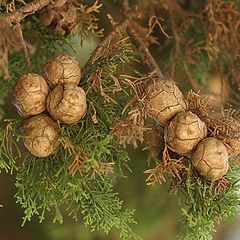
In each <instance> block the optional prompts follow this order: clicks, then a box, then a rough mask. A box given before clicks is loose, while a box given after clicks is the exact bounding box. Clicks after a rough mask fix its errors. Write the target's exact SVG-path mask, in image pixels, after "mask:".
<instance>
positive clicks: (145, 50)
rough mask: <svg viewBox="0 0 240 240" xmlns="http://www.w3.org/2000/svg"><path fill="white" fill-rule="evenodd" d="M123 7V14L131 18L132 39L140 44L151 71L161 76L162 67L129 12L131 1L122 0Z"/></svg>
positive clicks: (130, 33)
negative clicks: (139, 32)
mask: <svg viewBox="0 0 240 240" xmlns="http://www.w3.org/2000/svg"><path fill="white" fill-rule="evenodd" d="M122 8H123V15H124V17H125V18H126V19H128V20H129V25H128V28H127V30H128V34H129V35H130V37H131V39H132V41H133V42H134V43H135V44H136V45H138V48H139V51H140V52H142V53H143V54H144V56H145V60H146V63H147V65H148V67H149V68H150V70H151V71H154V72H156V73H157V74H158V75H159V76H161V77H162V76H163V74H162V71H161V69H160V68H159V66H158V64H157V62H156V60H155V59H154V57H153V56H152V54H151V53H150V51H149V49H148V47H147V45H146V44H145V42H144V41H143V39H142V38H141V36H140V35H139V34H138V31H139V28H137V24H138V23H136V22H135V21H133V20H132V16H130V15H129V14H128V12H129V10H130V6H129V2H128V0H123V1H122Z"/></svg>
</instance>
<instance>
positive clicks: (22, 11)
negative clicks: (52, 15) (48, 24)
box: [0, 0, 51, 23]
mask: <svg viewBox="0 0 240 240" xmlns="http://www.w3.org/2000/svg"><path fill="white" fill-rule="evenodd" d="M50 2H51V1H50V0H33V1H32V2H30V3H28V4H27V5H24V6H23V7H21V8H19V9H17V10H16V11H15V12H13V13H2V14H0V19H1V18H5V19H6V20H7V21H8V22H15V23H17V22H20V21H21V20H22V19H24V18H25V17H27V16H29V15H32V14H34V13H35V12H36V11H39V10H41V9H42V8H44V7H46V6H47V5H48V4H49V3H50Z"/></svg>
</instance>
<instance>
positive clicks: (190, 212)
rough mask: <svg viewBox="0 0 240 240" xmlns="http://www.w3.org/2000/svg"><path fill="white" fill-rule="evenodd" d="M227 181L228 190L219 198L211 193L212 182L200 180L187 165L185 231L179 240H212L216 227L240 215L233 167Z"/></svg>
mask: <svg viewBox="0 0 240 240" xmlns="http://www.w3.org/2000/svg"><path fill="white" fill-rule="evenodd" d="M228 178H229V181H230V182H231V184H230V186H229V187H228V189H227V190H226V191H224V192H223V193H221V194H219V193H217V192H216V191H214V188H216V186H214V182H212V183H210V182H209V181H206V180H203V179H202V178H201V177H199V176H198V175H197V173H196V171H195V170H194V169H193V167H192V166H191V165H189V167H188V169H187V180H186V181H185V183H184V186H183V188H182V192H183V193H184V195H185V200H186V202H185V205H186V207H185V208H183V209H182V216H183V218H182V221H184V222H185V226H186V229H185V232H184V233H183V234H182V235H181V236H180V237H179V239H187V240H192V239H200V240H210V239H213V237H212V233H213V232H215V227H216V224H219V223H221V221H226V220H227V219H229V218H230V217H234V216H237V215H238V214H239V206H240V197H239V190H240V185H239V181H240V173H239V166H233V167H232V169H231V171H230V173H229V176H228ZM230 182H229V183H230Z"/></svg>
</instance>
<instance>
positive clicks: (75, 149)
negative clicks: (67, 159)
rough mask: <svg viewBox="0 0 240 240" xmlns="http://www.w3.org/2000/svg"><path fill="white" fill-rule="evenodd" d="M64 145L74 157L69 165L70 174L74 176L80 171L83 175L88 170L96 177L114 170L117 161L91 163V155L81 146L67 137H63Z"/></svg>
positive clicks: (92, 176)
mask: <svg viewBox="0 0 240 240" xmlns="http://www.w3.org/2000/svg"><path fill="white" fill-rule="evenodd" d="M62 141H63V145H64V147H65V148H66V149H67V150H68V151H69V153H70V154H71V155H72V156H73V157H74V159H73V161H72V162H71V164H70V165H69V174H70V175H71V176H72V177H74V176H75V174H76V173H77V172H78V173H79V174H80V175H81V176H83V173H84V172H86V171H87V172H88V173H89V174H90V175H91V178H93V179H94V178H96V176H97V175H103V174H107V173H110V172H113V167H114V165H115V163H112V162H97V161H94V163H91V164H89V156H88V154H87V153H86V152H85V151H84V149H83V148H82V147H81V146H80V145H77V146H73V145H72V144H71V143H70V141H69V140H68V139H67V138H64V137H63V138H62Z"/></svg>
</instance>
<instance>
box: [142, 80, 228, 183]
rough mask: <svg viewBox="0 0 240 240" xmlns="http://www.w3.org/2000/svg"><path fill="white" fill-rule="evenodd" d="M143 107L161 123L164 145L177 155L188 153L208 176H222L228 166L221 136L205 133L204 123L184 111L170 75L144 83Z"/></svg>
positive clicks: (194, 163)
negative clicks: (216, 136) (166, 77)
mask: <svg viewBox="0 0 240 240" xmlns="http://www.w3.org/2000/svg"><path fill="white" fill-rule="evenodd" d="M145 107H146V111H147V112H148V114H149V115H150V116H151V117H153V118H154V119H155V120H156V121H157V122H158V123H160V124H161V125H163V126H165V129H164V137H165V141H166V143H167V145H168V147H169V148H170V149H171V150H172V151H174V152H176V153H178V154H179V155H181V156H187V155H191V161H192V165H193V166H194V167H195V168H196V169H197V170H198V172H199V173H200V174H201V175H202V176H203V177H205V178H206V179H208V180H212V181H214V180H217V179H219V178H221V177H223V176H224V175H225V174H226V173H227V171H228V168H229V163H228V157H229V156H228V151H227V148H226V147H225V145H224V144H223V143H222V141H221V140H219V139H217V138H214V137H207V135H208V131H207V125H206V124H205V123H204V122H203V121H202V120H201V119H200V118H199V117H198V116H197V115H196V114H194V113H192V112H191V111H187V108H188V107H187V104H186V102H185V100H184V97H183V95H182V93H181V91H180V90H179V88H178V87H177V85H176V84H175V82H174V81H172V80H170V79H163V81H158V82H155V83H153V84H150V85H149V86H147V87H146V98H145Z"/></svg>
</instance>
